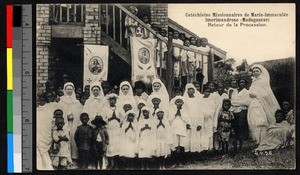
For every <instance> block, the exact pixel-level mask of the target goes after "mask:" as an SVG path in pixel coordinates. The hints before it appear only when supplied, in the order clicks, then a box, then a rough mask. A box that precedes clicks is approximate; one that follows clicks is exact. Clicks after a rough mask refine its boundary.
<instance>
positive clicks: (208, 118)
mask: <svg viewBox="0 0 300 175" xmlns="http://www.w3.org/2000/svg"><path fill="white" fill-rule="evenodd" d="M201 106H202V108H203V109H204V110H203V115H204V126H203V128H202V129H203V137H202V138H203V139H202V140H201V142H202V143H201V145H202V149H203V150H211V149H212V148H213V133H214V127H215V128H216V127H217V119H215V113H216V103H215V100H214V98H213V97H211V96H209V97H207V98H204V97H203V98H202V105H201Z"/></svg>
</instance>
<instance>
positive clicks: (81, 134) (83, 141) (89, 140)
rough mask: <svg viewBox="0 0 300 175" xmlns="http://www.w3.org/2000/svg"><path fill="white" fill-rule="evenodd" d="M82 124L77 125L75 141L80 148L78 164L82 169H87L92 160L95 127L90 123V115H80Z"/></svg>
mask: <svg viewBox="0 0 300 175" xmlns="http://www.w3.org/2000/svg"><path fill="white" fill-rule="evenodd" d="M80 121H81V123H82V125H80V126H78V127H77V130H76V132H75V136H74V138H75V142H76V146H77V148H78V165H79V168H80V169H87V168H88V166H89V163H90V160H91V154H90V153H91V150H92V146H93V127H92V126H90V125H88V124H87V122H88V121H89V115H88V114H87V113H82V114H81V115H80Z"/></svg>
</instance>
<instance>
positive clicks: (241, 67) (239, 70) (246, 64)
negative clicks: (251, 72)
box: [236, 59, 248, 73]
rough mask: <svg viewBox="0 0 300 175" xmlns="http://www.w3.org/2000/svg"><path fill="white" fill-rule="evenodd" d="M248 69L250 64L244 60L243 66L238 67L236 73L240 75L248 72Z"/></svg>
mask: <svg viewBox="0 0 300 175" xmlns="http://www.w3.org/2000/svg"><path fill="white" fill-rule="evenodd" d="M247 67H248V62H247V60H246V59H243V61H242V63H241V65H239V66H237V67H236V71H237V72H239V73H240V72H243V71H246V69H247Z"/></svg>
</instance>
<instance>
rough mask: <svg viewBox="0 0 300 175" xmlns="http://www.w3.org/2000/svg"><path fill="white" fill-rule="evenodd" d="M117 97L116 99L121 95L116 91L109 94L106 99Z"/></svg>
mask: <svg viewBox="0 0 300 175" xmlns="http://www.w3.org/2000/svg"><path fill="white" fill-rule="evenodd" d="M113 97H115V98H116V99H119V96H118V95H117V94H115V93H111V94H107V95H106V99H107V100H109V99H110V98H113Z"/></svg>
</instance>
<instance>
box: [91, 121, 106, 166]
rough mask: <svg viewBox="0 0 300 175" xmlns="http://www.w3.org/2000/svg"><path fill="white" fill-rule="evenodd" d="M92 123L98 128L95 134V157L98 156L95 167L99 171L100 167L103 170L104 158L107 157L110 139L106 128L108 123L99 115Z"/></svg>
mask: <svg viewBox="0 0 300 175" xmlns="http://www.w3.org/2000/svg"><path fill="white" fill-rule="evenodd" d="M91 123H92V124H93V125H95V126H96V128H94V133H93V137H94V151H95V152H94V153H93V155H94V156H96V157H95V165H96V169H98V165H100V169H102V165H103V157H104V156H105V153H106V150H107V145H108V144H109V137H108V134H107V131H106V128H105V125H106V122H105V121H104V120H103V118H102V116H99V115H97V116H96V117H95V119H94V120H93V121H92V122H91Z"/></svg>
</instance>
